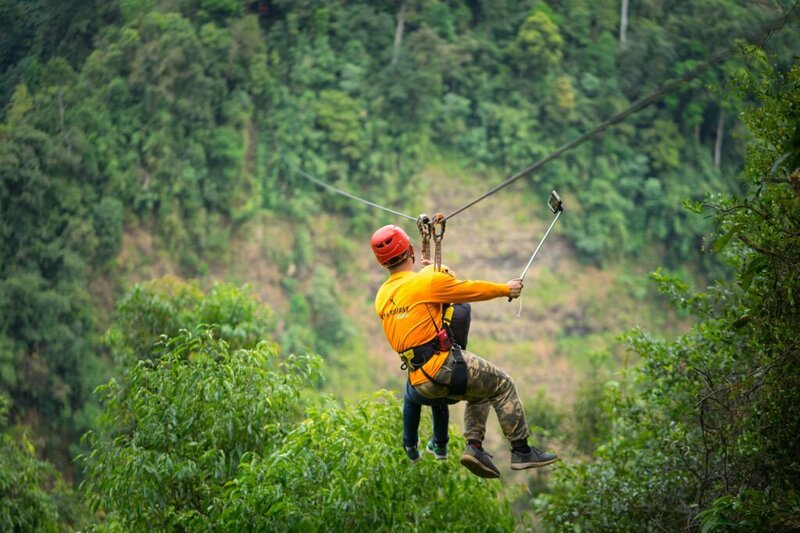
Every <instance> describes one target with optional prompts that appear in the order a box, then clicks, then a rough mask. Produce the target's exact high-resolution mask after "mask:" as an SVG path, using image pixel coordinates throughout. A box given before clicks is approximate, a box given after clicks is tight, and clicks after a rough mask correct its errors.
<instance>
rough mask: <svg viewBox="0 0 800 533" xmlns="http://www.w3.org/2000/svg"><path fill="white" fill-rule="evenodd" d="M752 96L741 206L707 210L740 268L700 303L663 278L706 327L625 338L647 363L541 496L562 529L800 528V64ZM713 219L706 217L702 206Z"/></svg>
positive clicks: (722, 246)
mask: <svg viewBox="0 0 800 533" xmlns="http://www.w3.org/2000/svg"><path fill="white" fill-rule="evenodd" d="M768 72H770V76H769V77H768V78H767V79H766V80H765V81H757V80H756V78H745V79H743V80H741V81H740V86H741V87H743V88H744V89H745V90H746V92H748V93H750V94H754V95H758V98H759V100H760V102H759V105H758V106H757V107H755V108H754V109H751V110H749V111H748V112H747V113H746V115H745V117H746V122H747V125H748V127H749V128H750V131H751V132H752V133H753V135H754V139H753V141H752V142H751V145H750V146H751V147H750V152H749V154H748V160H747V167H746V170H747V176H746V186H747V192H746V194H744V195H743V196H724V195H723V196H720V197H717V198H714V199H713V200H711V201H709V203H708V205H709V207H710V209H711V210H712V214H713V215H714V219H715V223H716V227H717V233H716V239H715V243H714V246H713V250H714V251H716V252H722V253H725V254H726V256H727V258H728V260H729V261H730V263H731V264H732V266H733V268H734V269H735V279H734V280H733V281H729V282H724V281H718V282H717V283H716V284H715V286H714V287H713V288H711V289H709V290H708V291H706V292H700V293H692V292H691V291H690V290H689V288H688V286H687V285H686V284H685V283H684V282H682V281H680V280H678V279H677V278H674V277H670V276H665V275H663V274H661V273H656V274H654V278H655V279H656V281H657V282H658V283H659V285H660V287H661V289H662V290H663V291H664V292H665V293H667V294H669V295H670V296H671V297H672V299H673V301H674V302H675V304H676V305H677V306H679V307H681V308H684V309H686V310H689V311H690V312H691V313H692V314H693V315H694V316H695V317H696V319H697V323H696V325H695V326H693V327H692V329H691V331H690V332H689V333H687V334H686V335H683V336H681V337H679V338H678V339H676V340H674V341H665V340H661V339H657V338H655V337H654V336H652V335H650V334H647V333H645V332H641V331H634V332H632V333H631V334H630V335H629V336H628V337H627V339H626V342H627V344H628V345H629V347H630V348H631V349H632V350H633V351H635V352H636V353H637V354H638V355H639V356H640V357H641V358H642V360H643V365H642V367H641V368H639V369H637V370H636V371H634V372H633V374H632V378H633V379H632V381H631V382H629V383H627V384H626V385H625V386H623V387H621V388H620V389H618V392H617V393H616V394H614V395H613V396H611V397H609V398H608V399H607V401H606V402H605V409H606V412H607V415H608V416H609V420H610V424H611V427H610V433H609V436H608V439H607V440H606V441H605V442H603V443H602V444H601V445H600V446H599V447H598V448H597V451H596V453H595V461H593V462H590V463H581V464H576V465H569V466H568V465H565V466H563V467H562V468H560V469H559V470H558V471H557V473H556V476H555V478H556V479H555V482H554V486H553V488H554V492H553V493H552V494H551V495H547V496H543V497H542V498H540V499H539V505H540V507H539V508H540V510H541V512H542V513H543V516H544V517H545V520H546V521H547V522H548V523H549V524H550V525H552V526H553V527H555V528H560V529H567V528H582V529H583V528H588V529H600V530H609V531H615V530H630V529H650V528H659V529H661V528H665V529H678V528H682V527H686V526H687V525H688V526H689V527H699V526H700V525H702V526H703V529H704V530H717V529H719V530H766V529H790V528H793V527H796V525H797V524H798V521H800V513H798V508H800V507H798V500H797V489H798V488H799V487H798V480H800V471H799V470H798V463H797V460H796V457H795V455H796V454H795V453H794V448H793V444H792V443H793V442H794V439H795V437H796V435H797V432H798V431H800V417H799V416H798V415H797V410H796V409H793V406H794V405H795V404H796V403H797V401H798V398H800V378H798V376H799V374H798V370H797V369H798V361H797V357H798V350H797V347H798V336H797V332H798V331H800V312H799V311H798V310H799V309H800V307H799V306H798V305H797V301H796V294H797V291H798V289H800V277H798V271H797V268H796V265H797V264H798V262H800V237H799V236H798V233H797V228H798V227H800V201H799V200H800V185H798V184H800V133H799V132H800V114H799V113H798V109H799V107H798V102H800V91H798V89H797V87H798V83H800V64H797V63H795V65H794V66H793V67H792V68H791V69H790V70H789V71H787V72H785V73H782V72H780V71H778V70H769V69H768ZM697 210H698V212H702V209H701V208H697Z"/></svg>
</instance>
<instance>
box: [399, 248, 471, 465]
mask: <svg viewBox="0 0 800 533" xmlns="http://www.w3.org/2000/svg"><path fill="white" fill-rule="evenodd" d="M431 263H432V262H431V261H430V260H423V261H422V264H423V265H424V268H423V269H422V270H420V273H421V274H422V273H425V272H427V271H432V270H433V265H432V264H431ZM441 270H442V272H444V273H445V274H447V275H449V276H450V277H452V278H455V274H454V273H453V271H452V270H450V269H449V268H448V267H447V266H445V265H442V266H441ZM444 309H445V311H444V319H443V320H444V323H445V327H449V328H450V329H449V331H450V332H452V340H453V341H454V342H455V343H456V344H458V346H460V347H461V348H466V347H467V340H468V336H469V325H470V322H471V308H470V305H469V304H468V303H459V304H447V305H445V306H444ZM452 403H458V400H450V399H448V398H437V399H430V398H425V397H424V396H422V395H421V394H420V393H418V392H417V391H416V389H414V387H412V386H411V384H410V383H408V382H407V383H406V391H405V394H404V396H403V450H404V451H405V452H406V455H407V456H408V459H409V460H410V461H411V463H412V464H414V463H417V462H418V461H419V460H420V459H421V457H420V453H419V447H418V442H419V423H420V418H421V415H422V406H423V405H429V406H430V408H431V415H432V420H433V437H432V438H431V439H430V440H429V441H428V443H427V445H426V446H425V451H427V452H428V453H431V454H433V456H434V457H435V458H436V459H437V460H439V461H444V460H445V459H447V443H448V441H449V432H448V425H449V422H450V410H449V408H448V407H447V406H448V404H452Z"/></svg>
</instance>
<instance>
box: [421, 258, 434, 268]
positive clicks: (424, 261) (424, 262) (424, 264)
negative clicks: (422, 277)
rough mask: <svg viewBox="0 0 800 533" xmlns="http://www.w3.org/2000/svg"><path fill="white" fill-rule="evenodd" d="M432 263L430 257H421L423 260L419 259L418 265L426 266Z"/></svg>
mask: <svg viewBox="0 0 800 533" xmlns="http://www.w3.org/2000/svg"><path fill="white" fill-rule="evenodd" d="M432 264H433V261H431V260H430V259H423V260H421V261H420V262H419V266H422V267H426V266H428V265H432Z"/></svg>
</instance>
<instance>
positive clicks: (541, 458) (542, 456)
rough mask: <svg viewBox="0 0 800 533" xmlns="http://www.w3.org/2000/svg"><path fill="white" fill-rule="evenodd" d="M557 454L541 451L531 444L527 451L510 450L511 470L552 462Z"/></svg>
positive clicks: (556, 458) (536, 466)
mask: <svg viewBox="0 0 800 533" xmlns="http://www.w3.org/2000/svg"><path fill="white" fill-rule="evenodd" d="M557 460H558V456H557V455H555V454H553V453H547V452H543V451H542V450H540V449H539V448H534V447H533V446H531V450H530V451H529V452H528V453H523V452H518V451H516V450H511V470H525V469H526V468H539V467H541V466H547V465H549V464H553V463H555V462H556V461H557Z"/></svg>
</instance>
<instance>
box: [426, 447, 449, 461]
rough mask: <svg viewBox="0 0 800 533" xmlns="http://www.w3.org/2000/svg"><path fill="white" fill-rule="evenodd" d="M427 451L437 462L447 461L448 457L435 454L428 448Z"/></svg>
mask: <svg viewBox="0 0 800 533" xmlns="http://www.w3.org/2000/svg"><path fill="white" fill-rule="evenodd" d="M425 451H426V452H428V453H429V454H431V455H432V456H434V457H435V458H436V460H437V461H447V456H446V455H438V454H437V453H436V452H434V451H433V450H429V449H428V448H425Z"/></svg>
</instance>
